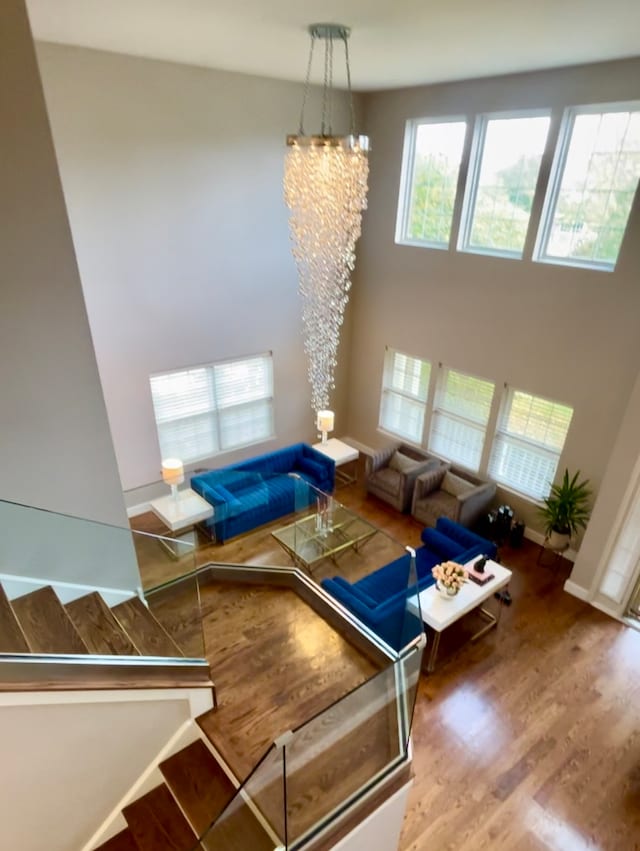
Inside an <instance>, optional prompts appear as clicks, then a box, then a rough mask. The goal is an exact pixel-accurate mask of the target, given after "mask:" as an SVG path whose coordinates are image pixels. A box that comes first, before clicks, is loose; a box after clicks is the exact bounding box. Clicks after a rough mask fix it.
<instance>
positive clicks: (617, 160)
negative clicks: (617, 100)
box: [534, 103, 640, 270]
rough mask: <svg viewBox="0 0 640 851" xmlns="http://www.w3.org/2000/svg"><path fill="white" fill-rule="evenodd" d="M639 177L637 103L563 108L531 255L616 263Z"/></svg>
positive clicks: (551, 259) (571, 262)
mask: <svg viewBox="0 0 640 851" xmlns="http://www.w3.org/2000/svg"><path fill="white" fill-rule="evenodd" d="M639 179H640V103H635V104H618V105H610V106H606V107H604V108H603V106H602V105H599V106H597V107H595V106H591V107H576V108H571V109H568V110H566V112H565V115H564V119H563V123H562V127H561V132H560V139H559V142H558V147H557V149H556V156H555V161H554V165H553V170H552V179H551V181H550V184H549V189H548V192H547V197H546V200H545V205H544V211H543V216H542V220H541V227H540V230H539V234H538V242H537V245H536V250H535V254H534V259H536V260H542V261H548V262H552V263H564V264H569V265H576V266H587V267H591V268H596V269H605V270H611V269H613V268H614V267H615V264H616V261H617V259H618V252H619V250H620V245H621V243H622V237H623V235H624V231H625V228H626V226H627V220H628V218H629V212H630V210H631V203H632V201H633V197H634V194H635V191H636V187H637V185H638V180H639Z"/></svg>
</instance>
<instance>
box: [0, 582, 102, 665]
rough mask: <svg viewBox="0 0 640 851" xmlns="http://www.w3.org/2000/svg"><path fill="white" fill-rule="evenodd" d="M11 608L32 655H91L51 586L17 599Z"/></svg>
mask: <svg viewBox="0 0 640 851" xmlns="http://www.w3.org/2000/svg"><path fill="white" fill-rule="evenodd" d="M11 605H12V608H13V611H14V612H15V614H16V617H17V618H18V621H19V622H20V626H21V627H22V630H23V632H24V634H25V636H26V638H27V641H28V643H29V646H30V648H31V650H32V652H33V653H74V654H75V653H88V652H89V650H88V648H87V646H86V644H85V643H84V642H83V640H82V639H81V638H80V635H79V633H78V631H77V630H76V628H75V627H74V625H73V624H72V622H71V619H70V618H69V615H68V614H67V613H66V611H65V609H64V606H63V605H62V603H61V602H60V600H59V599H58V596H57V594H56V592H55V591H54V590H53V588H51V587H50V586H47V587H45V588H39V589H38V590H37V591H32V592H31V593H30V594H25V595H24V596H23V597H18V598H17V599H15V600H13V601H12V603H11Z"/></svg>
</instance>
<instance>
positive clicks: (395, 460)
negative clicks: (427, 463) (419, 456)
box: [389, 449, 420, 473]
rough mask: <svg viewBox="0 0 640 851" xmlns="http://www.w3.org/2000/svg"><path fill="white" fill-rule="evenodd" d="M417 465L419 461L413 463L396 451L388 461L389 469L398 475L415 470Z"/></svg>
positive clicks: (411, 459) (410, 459) (406, 456)
mask: <svg viewBox="0 0 640 851" xmlns="http://www.w3.org/2000/svg"><path fill="white" fill-rule="evenodd" d="M419 463H420V462H419V461H414V460H413V458H409V456H408V455H403V454H402V452H398V450H397V449H396V451H395V452H394V453H393V455H392V456H391V458H390V460H389V467H391V469H392V470H396V471H397V472H398V473H410V472H411V471H412V470H415V468H416V467H417V466H418V464H419Z"/></svg>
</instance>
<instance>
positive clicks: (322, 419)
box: [316, 411, 334, 443]
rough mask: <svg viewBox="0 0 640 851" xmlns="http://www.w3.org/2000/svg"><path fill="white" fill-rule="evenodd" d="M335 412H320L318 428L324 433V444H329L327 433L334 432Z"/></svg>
mask: <svg viewBox="0 0 640 851" xmlns="http://www.w3.org/2000/svg"><path fill="white" fill-rule="evenodd" d="M333 421H334V413H333V411H318V420H317V424H316V425H317V428H318V431H320V432H322V442H323V443H326V442H327V432H328V431H333Z"/></svg>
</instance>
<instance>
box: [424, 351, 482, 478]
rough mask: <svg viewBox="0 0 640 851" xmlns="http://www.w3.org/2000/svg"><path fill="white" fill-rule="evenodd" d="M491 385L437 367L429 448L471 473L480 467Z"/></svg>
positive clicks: (470, 376) (471, 376)
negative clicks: (438, 371)
mask: <svg viewBox="0 0 640 851" xmlns="http://www.w3.org/2000/svg"><path fill="white" fill-rule="evenodd" d="M494 387H495V385H494V384H493V382H492V381H486V380H485V379H483V378H475V377H474V376H473V375H467V374H465V373H464V372H458V371H457V370H454V369H447V368H446V367H441V369H440V374H439V376H438V384H437V387H436V396H435V403H434V407H433V416H432V419H431V433H430V435H429V449H431V450H432V451H433V452H435V453H436V454H437V455H442V456H443V457H444V458H447V459H449V460H451V461H455V462H457V463H458V464H462V465H463V466H464V467H467V468H468V469H469V470H473V471H474V472H475V471H477V470H478V468H479V467H480V461H481V458H482V450H483V448H484V442H485V437H486V433H487V423H488V422H489V414H490V413H491V402H492V400H493V391H494Z"/></svg>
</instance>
